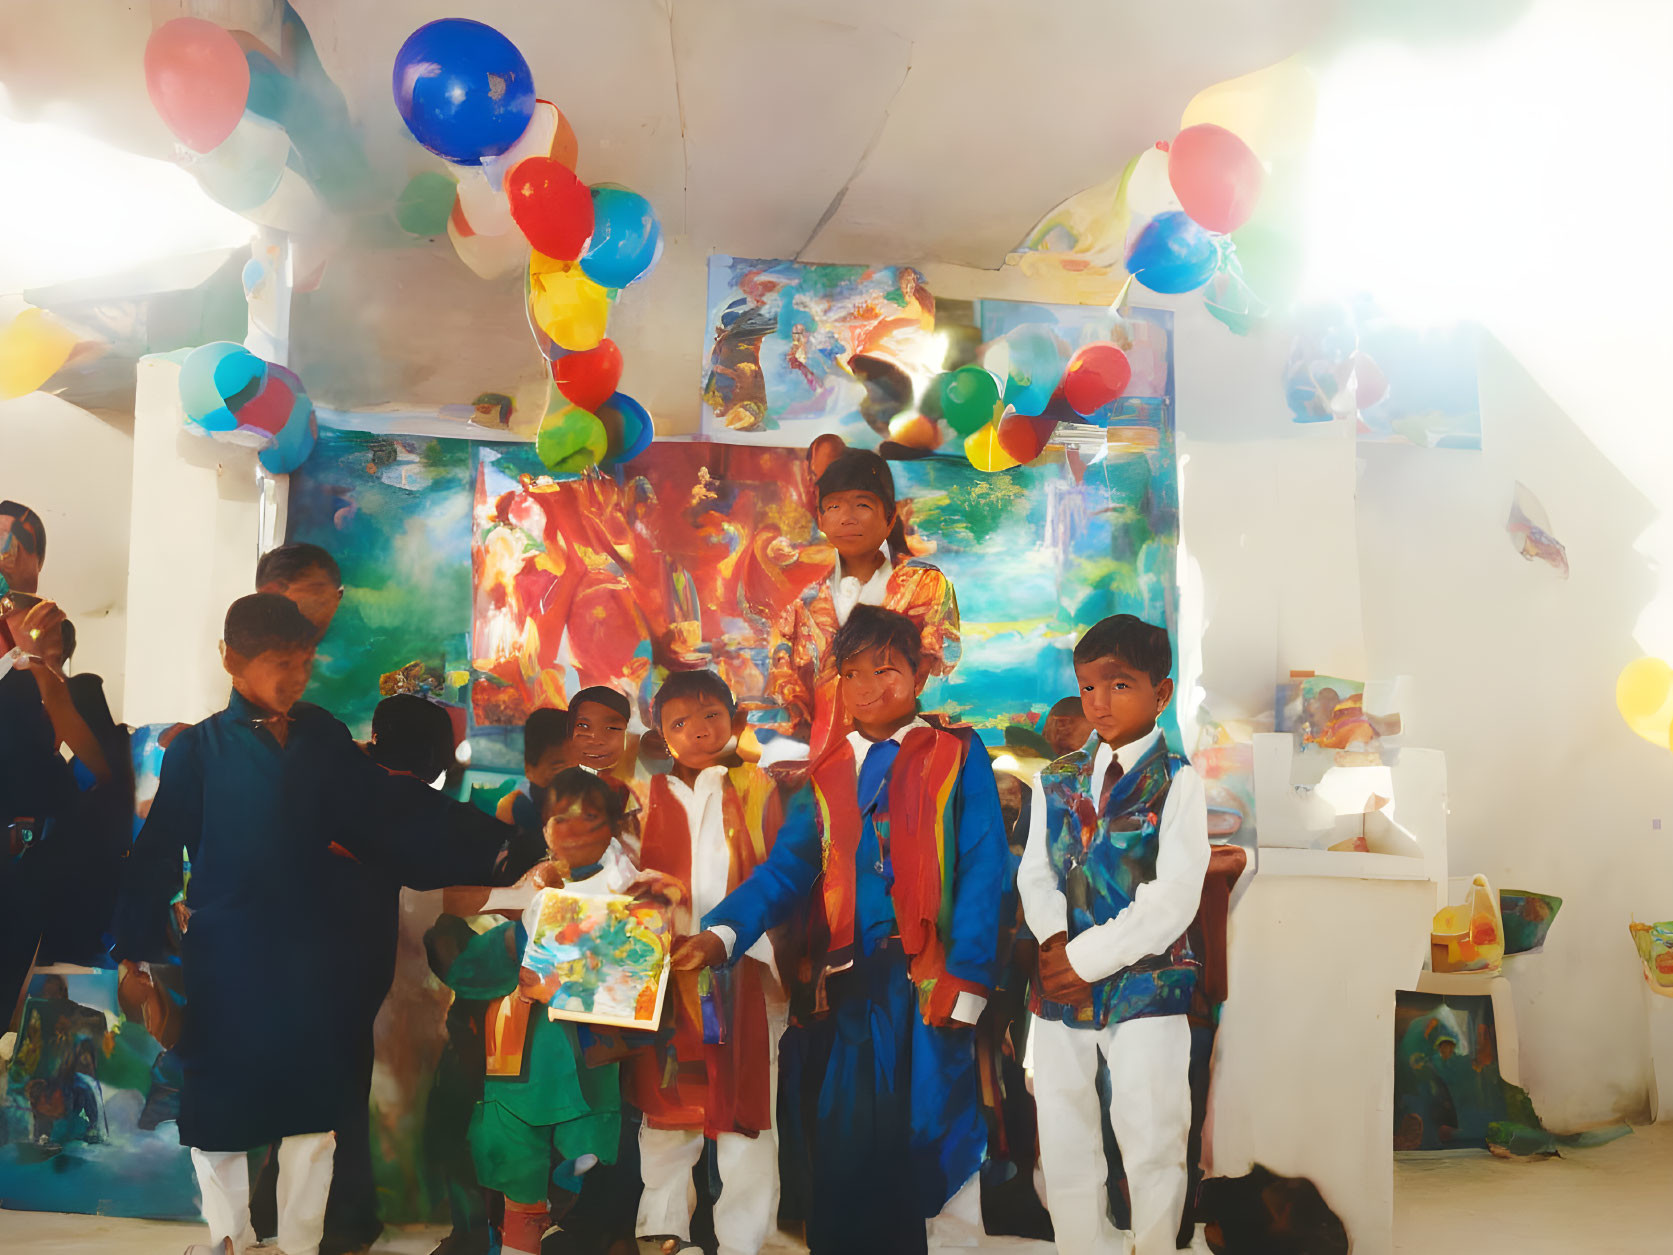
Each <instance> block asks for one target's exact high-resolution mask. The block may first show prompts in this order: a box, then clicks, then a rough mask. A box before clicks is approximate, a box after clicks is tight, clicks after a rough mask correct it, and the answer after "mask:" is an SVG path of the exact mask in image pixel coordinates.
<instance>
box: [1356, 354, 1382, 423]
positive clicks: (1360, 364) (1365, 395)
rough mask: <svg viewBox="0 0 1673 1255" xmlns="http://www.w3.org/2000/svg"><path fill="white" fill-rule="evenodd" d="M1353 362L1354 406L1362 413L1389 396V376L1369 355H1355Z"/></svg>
mask: <svg viewBox="0 0 1673 1255" xmlns="http://www.w3.org/2000/svg"><path fill="white" fill-rule="evenodd" d="M1352 362H1353V371H1354V404H1355V405H1356V406H1358V407H1359V409H1360V410H1361V411H1364V410H1368V409H1370V408H1371V407H1372V406H1373V405H1375V404H1376V403H1377V402H1378V401H1381V400H1382V399H1383V398H1384V397H1386V396H1387V395H1388V376H1387V375H1385V374H1383V368H1382V367H1381V366H1378V365H1377V363H1376V361H1375V360H1374V359H1373V358H1372V357H1370V355H1368V354H1365V353H1355V354H1354V355H1353V358H1352Z"/></svg>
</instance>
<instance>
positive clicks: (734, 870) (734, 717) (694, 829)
mask: <svg viewBox="0 0 1673 1255" xmlns="http://www.w3.org/2000/svg"><path fill="white" fill-rule="evenodd" d="M652 719H653V721H654V722H655V724H656V727H657V730H658V731H659V732H660V733H661V734H662V738H663V740H664V741H665V742H667V745H668V750H669V753H670V754H671V755H672V758H673V767H672V769H671V770H670V771H669V772H668V773H667V774H666V775H659V776H656V777H653V778H652V780H651V786H650V799H649V802H648V804H647V806H646V808H645V817H644V828H643V846H642V849H641V856H642V858H641V861H642V863H643V865H644V867H645V870H646V872H647V873H649V872H653V871H654V872H659V873H661V874H662V875H663V876H665V877H668V878H670V879H672V880H674V881H677V882H679V884H681V885H683V886H684V887H685V890H686V901H687V903H689V912H690V916H691V918H692V919H697V918H700V917H701V916H702V914H703V912H705V911H707V910H709V909H710V908H712V907H713V906H715V905H716V904H717V903H719V902H720V900H721V899H722V898H723V897H725V896H726V894H727V892H728V891H730V890H731V889H733V888H735V887H736V886H738V885H739V884H741V883H743V881H744V880H746V879H747V878H748V876H749V874H750V873H751V872H752V871H754V870H755V868H756V867H758V866H759V865H760V864H761V863H762V862H763V861H764V860H765V859H766V858H767V855H768V853H769V851H770V850H771V848H772V842H773V837H774V834H775V833H776V832H777V829H778V822H779V819H780V809H779V803H778V796H777V789H776V786H775V785H774V783H773V781H772V778H771V777H770V776H768V775H767V773H766V772H765V771H763V770H762V769H761V768H760V767H757V766H756V765H755V764H753V763H746V762H742V761H740V760H739V759H738V757H737V754H736V744H737V738H738V736H739V735H740V734H741V733H742V731H743V727H744V720H743V717H742V715H741V714H740V712H739V711H738V709H737V703H736V701H735V700H734V699H733V696H732V690H731V689H730V688H728V687H727V685H726V681H724V680H722V679H721V678H720V676H718V675H716V674H715V673H714V672H712V671H676V672H674V673H673V674H671V675H670V676H669V677H668V678H667V680H665V681H664V682H663V685H662V687H661V688H660V689H659V690H658V691H657V694H656V700H655V703H654V707H653V713H652ZM682 912H683V908H682ZM746 949H747V955H741V956H740V962H739V963H738V964H737V966H736V968H735V969H734V971H733V972H732V973H731V978H730V979H729V980H727V981H719V982H709V981H707V980H704V981H699V979H698V974H697V973H696V972H695V971H687V972H680V973H676V975H675V977H674V979H673V980H671V981H670V984H669V988H668V1002H669V1004H670V1008H671V1010H670V1012H669V1013H667V1015H666V1016H665V1021H664V1022H665V1023H669V1022H671V1023H672V1025H673V1034H674V1035H673V1040H672V1042H671V1043H670V1044H669V1045H668V1047H666V1048H652V1049H647V1050H644V1051H641V1052H639V1053H638V1054H637V1055H635V1056H634V1058H633V1060H632V1061H631V1064H630V1068H629V1076H628V1090H627V1094H628V1098H629V1100H630V1101H631V1102H632V1103H633V1104H634V1106H636V1107H638V1108H639V1110H640V1111H642V1112H643V1113H644V1116H645V1120H644V1124H643V1126H642V1127H641V1129H640V1133H639V1157H640V1175H641V1178H642V1179H643V1181H644V1192H643V1194H642V1195H641V1197H640V1202H639V1218H638V1226H637V1227H638V1232H639V1234H640V1236H641V1237H656V1238H663V1239H673V1240H675V1241H677V1242H678V1243H682V1244H683V1243H689V1242H690V1240H691V1207H690V1205H689V1204H688V1202H687V1200H686V1190H687V1187H688V1186H689V1185H690V1184H691V1169H692V1166H693V1165H694V1164H696V1162H697V1160H698V1158H699V1156H701V1155H702V1153H703V1142H704V1138H705V1136H707V1137H710V1138H713V1139H714V1143H715V1153H716V1158H717V1160H718V1165H719V1169H720V1178H721V1183H722V1184H721V1191H720V1195H719V1197H718V1198H716V1200H715V1206H714V1227H715V1237H716V1240H717V1241H718V1243H719V1247H720V1251H721V1255H755V1252H757V1251H759V1250H760V1249H761V1245H762V1243H763V1242H765V1241H766V1239H767V1235H768V1233H770V1232H771V1231H772V1228H773V1222H774V1218H775V1216H776V1215H777V1211H778V1141H777V1137H776V1134H775V1132H774V1123H773V1097H774V1095H775V1093H776V1092H777V1072H778V1039H779V1037H780V1035H781V1034H782V1033H783V1031H784V1023H785V1018H786V1008H785V1005H784V1000H783V995H782V994H781V993H780V991H779V986H778V982H777V978H776V976H775V973H774V969H773V964H772V960H773V954H772V943H771V941H770V940H769V939H768V938H767V937H765V936H762V937H760V938H758V939H752V941H751V944H750V946H748V947H746ZM711 986H712V987H711ZM670 1056H671V1057H670Z"/></svg>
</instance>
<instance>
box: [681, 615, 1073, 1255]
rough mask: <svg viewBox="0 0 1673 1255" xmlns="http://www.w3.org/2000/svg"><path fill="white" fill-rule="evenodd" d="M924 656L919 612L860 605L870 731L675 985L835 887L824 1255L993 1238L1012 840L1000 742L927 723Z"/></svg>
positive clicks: (817, 1196) (855, 661)
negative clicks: (960, 1233) (988, 1182)
mask: <svg viewBox="0 0 1673 1255" xmlns="http://www.w3.org/2000/svg"><path fill="white" fill-rule="evenodd" d="M921 640H922V636H921V633H920V630H919V628H918V626H917V624H915V623H913V622H912V620H910V619H909V618H907V617H906V616H905V615H903V614H898V613H896V612H894V611H891V610H882V609H876V608H873V607H868V606H863V607H859V608H856V609H855V611H854V613H853V614H852V615H851V616H850V617H849V619H848V622H847V623H846V624H844V625H843V627H842V628H841V630H840V631H838V632H837V634H836V636H835V638H834V639H833V640H832V642H831V655H830V656H831V662H832V666H833V668H834V669H835V671H836V672H837V674H838V676H839V680H838V685H839V689H840V694H841V700H842V703H843V705H844V707H845V708H846V710H847V713H848V714H849V715H850V716H851V717H852V719H853V722H854V728H855V730H854V731H853V732H850V733H849V734H848V735H847V736H846V737H844V738H842V739H840V740H838V741H837V742H836V744H835V745H834V746H832V748H831V749H830V750H829V751H828V752H827V753H826V754H825V755H824V756H823V757H822V758H820V759H818V760H816V761H815V762H814V764H813V766H812V768H811V772H810V777H809V783H810V787H809V788H808V789H805V790H803V791H802V792H801V793H800V794H798V796H797V798H796V801H795V802H794V803H792V806H791V809H790V812H789V814H788V815H787V816H786V819H785V824H784V827H783V828H782V829H781V831H780V834H779V840H778V842H777V844H776V845H775V846H774V849H773V853H772V856H771V857H770V858H769V859H768V860H767V861H766V863H764V864H763V865H762V866H761V867H760V868H759V869H758V870H757V871H756V872H755V874H754V875H752V876H751V877H750V878H749V879H748V880H746V881H745V882H744V883H743V884H742V885H741V886H739V887H738V888H737V889H736V890H734V891H733V892H732V893H730V894H728V895H727V897H726V899H725V900H724V901H723V902H721V903H720V904H719V905H718V906H716V907H715V908H714V909H713V910H711V911H709V912H708V914H707V915H706V916H704V919H703V924H704V927H705V929H706V930H707V931H705V932H703V933H701V934H700V935H698V936H697V937H694V938H691V939H689V940H687V941H685V942H682V943H681V944H680V946H679V947H678V948H677V950H676V952H675V955H674V966H675V968H676V970H680V969H686V968H691V967H698V966H715V965H719V964H723V963H735V962H736V960H737V956H739V955H740V954H744V953H753V950H752V947H754V946H755V945H757V944H758V939H759V938H760V937H761V936H762V935H763V934H764V933H765V931H766V930H767V929H768V928H769V927H771V926H773V925H774V924H777V923H779V922H780V921H783V920H785V919H787V918H789V917H790V915H791V914H792V912H794V911H795V910H796V909H797V908H798V907H799V906H800V905H801V904H802V903H803V902H804V901H805V900H806V899H807V898H808V897H809V895H810V894H812V893H813V891H814V887H815V886H816V885H818V884H820V883H821V874H822V875H823V881H822V884H823V888H822V892H821V893H820V895H819V896H818V897H817V898H816V899H815V900H814V902H813V907H814V913H815V916H816V921H817V922H818V923H822V924H823V926H824V931H825V932H826V933H827V934H828V937H829V944H828V948H827V949H826V952H825V953H824V954H823V956H820V957H821V962H822V967H820V968H816V970H818V971H819V976H818V978H817V979H818V982H819V985H818V988H819V998H818V1003H816V1006H817V1007H818V1009H819V1010H825V1009H826V1007H827V1006H828V1014H825V1015H824V1016H823V1017H822V1018H820V1019H818V1020H816V1021H815V1025H814V1040H813V1043H812V1048H811V1052H810V1056H811V1060H812V1062H811V1064H810V1072H811V1075H813V1076H815V1077H818V1078H820V1079H819V1081H818V1082H817V1085H818V1089H817V1095H818V1097H817V1106H816V1110H815V1111H814V1112H812V1113H811V1116H810V1120H809V1125H810V1128H811V1130H812V1132H811V1141H812V1147H811V1150H812V1166H813V1187H812V1188H813V1199H812V1211H811V1215H810V1217H809V1222H808V1242H809V1246H810V1248H811V1249H812V1250H813V1251H815V1252H819V1253H821V1255H824V1253H826V1252H831V1253H836V1252H849V1251H862V1250H863V1251H887V1252H897V1251H899V1252H921V1251H923V1250H924V1249H925V1247H926V1234H925V1221H926V1220H927V1219H930V1218H932V1217H937V1216H945V1217H946V1218H947V1219H948V1220H954V1219H956V1220H959V1221H962V1222H964V1224H966V1225H968V1226H970V1227H972V1228H974V1229H975V1230H976V1231H977V1232H979V1231H980V1224H981V1219H980V1206H979V1205H980V1197H979V1188H978V1184H977V1180H976V1172H977V1169H978V1168H979V1166H980V1164H981V1160H982V1154H983V1150H984V1148H985V1147H986V1144H987V1128H986V1125H985V1124H984V1122H983V1119H982V1114H981V1109H980V1105H979V1098H978V1085H977V1072H976V1053H975V1042H974V1035H973V1033H972V1031H971V1026H973V1025H974V1024H975V1023H976V1021H977V1018H978V1017H979V1015H980V1013H981V1010H982V1007H983V1005H984V1003H985V1000H986V994H987V992H988V990H989V989H990V988H991V987H992V985H993V981H994V978H995V976H996V974H997V968H998V962H999V953H998V947H999V925H1000V910H1001V897H1002V894H1003V891H1004V882H1005V874H1006V849H1005V834H1004V829H1003V825H1002V822H1001V820H1000V814H999V794H998V791H997V789H996V787H995V785H994V779H993V768H992V766H991V765H990V764H989V759H988V755H987V752H986V750H984V749H983V747H982V743H981V742H980V741H979V740H977V738H976V736H975V734H974V733H973V732H972V731H971V730H970V729H968V728H952V727H948V726H947V725H945V724H942V723H940V722H931V721H930V720H928V719H925V718H923V717H922V716H920V715H919V714H918V703H917V698H918V694H919V693H920V692H921V691H922V689H923V686H924V682H925V670H926V667H925V662H926V660H925V659H924V658H923V657H922V655H921V654H920V652H919V651H920V647H921ZM819 1004H824V1005H819ZM810 1101H811V1099H810ZM724 1175H725V1174H724V1171H723V1173H722V1176H723V1177H724ZM1063 1249H1065V1250H1072V1249H1074V1248H1073V1247H1064V1248H1063Z"/></svg>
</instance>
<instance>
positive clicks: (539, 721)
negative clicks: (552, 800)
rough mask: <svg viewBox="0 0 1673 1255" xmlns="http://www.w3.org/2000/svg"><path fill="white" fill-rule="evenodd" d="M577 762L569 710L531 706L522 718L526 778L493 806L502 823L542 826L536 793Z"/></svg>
mask: <svg viewBox="0 0 1673 1255" xmlns="http://www.w3.org/2000/svg"><path fill="white" fill-rule="evenodd" d="M573 766H575V749H574V747H573V746H572V745H571V744H570V723H569V712H568V711H564V710H556V709H554V708H552V707H550V706H542V707H541V708H540V709H539V710H531V711H530V712H529V717H528V718H527V719H526V720H524V721H523V776H524V779H523V782H522V783H521V784H519V785H518V786H517V788H516V789H515V790H513V791H512V792H510V793H507V794H506V795H505V796H504V797H502V798H501V799H500V800H499V803H498V804H497V805H496V806H495V808H494V817H495V818H496V819H498V820H499V821H500V822H501V823H502V824H515V825H516V826H517V827H519V828H522V829H524V830H527V831H534V830H535V829H538V828H539V827H540V817H539V816H538V815H537V814H536V810H537V808H536V806H535V804H534V801H533V796H532V795H533V793H534V792H535V791H536V790H538V789H544V788H545V787H546V786H547V785H549V784H551V783H552V781H553V779H554V778H555V777H556V776H557V774H558V773H559V772H560V771H564V770H566V769H568V768H570V767H573Z"/></svg>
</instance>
